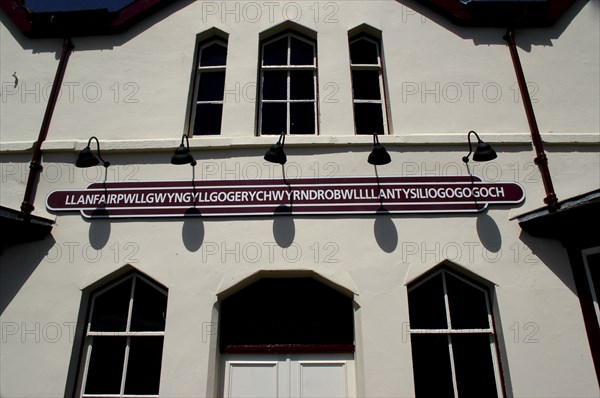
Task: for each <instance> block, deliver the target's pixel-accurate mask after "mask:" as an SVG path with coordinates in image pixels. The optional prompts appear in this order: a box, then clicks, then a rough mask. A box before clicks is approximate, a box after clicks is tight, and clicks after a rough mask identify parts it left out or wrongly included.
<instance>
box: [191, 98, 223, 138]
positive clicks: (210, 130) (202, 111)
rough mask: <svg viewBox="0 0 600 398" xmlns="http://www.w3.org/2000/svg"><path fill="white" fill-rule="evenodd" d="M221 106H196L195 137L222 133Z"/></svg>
mask: <svg viewBox="0 0 600 398" xmlns="http://www.w3.org/2000/svg"><path fill="white" fill-rule="evenodd" d="M222 113H223V105H221V104H198V105H196V119H195V120H194V135H211V134H219V133H220V132H221V115H222Z"/></svg>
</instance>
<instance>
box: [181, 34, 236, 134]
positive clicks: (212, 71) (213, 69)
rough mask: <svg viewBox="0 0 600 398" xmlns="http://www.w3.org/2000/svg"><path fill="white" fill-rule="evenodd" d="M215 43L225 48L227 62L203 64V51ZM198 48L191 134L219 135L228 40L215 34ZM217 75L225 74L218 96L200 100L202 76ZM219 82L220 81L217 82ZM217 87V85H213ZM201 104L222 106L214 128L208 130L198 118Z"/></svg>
mask: <svg viewBox="0 0 600 398" xmlns="http://www.w3.org/2000/svg"><path fill="white" fill-rule="evenodd" d="M213 45H219V46H222V47H223V48H224V49H225V62H224V63H223V64H221V65H202V55H203V51H204V50H206V49H207V48H208V47H211V46H213ZM197 46H198V49H197V51H196V61H195V75H194V83H193V84H194V86H193V97H192V111H191V114H190V122H189V126H190V128H189V136H202V135H219V134H221V127H222V120H223V108H224V104H225V75H226V67H227V40H226V39H224V38H222V37H219V36H213V37H211V38H209V39H206V40H201V41H199V42H198V44H197ZM217 75H222V76H223V83H222V85H219V86H220V87H218V88H217V89H218V90H220V91H221V92H220V93H218V94H219V95H218V96H217V98H211V99H206V100H200V99H199V95H200V94H201V93H200V90H201V86H200V81H201V79H202V78H207V77H214V76H217ZM217 83H219V82H217ZM213 86H214V87H216V85H213ZM200 106H217V107H220V112H219V116H218V117H216V118H215V120H214V122H215V123H216V128H215V129H214V130H210V131H208V130H206V128H207V126H206V125H205V124H202V123H201V122H202V120H196V114H197V112H198V108H199V107H200Z"/></svg>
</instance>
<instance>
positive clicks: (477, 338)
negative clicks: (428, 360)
mask: <svg viewBox="0 0 600 398" xmlns="http://www.w3.org/2000/svg"><path fill="white" fill-rule="evenodd" d="M451 338H452V352H453V354H454V369H455V372H456V382H457V385H458V396H459V397H461V398H462V397H474V398H479V397H497V396H498V392H497V389H496V378H495V376H494V368H493V365H492V364H493V362H492V352H491V347H490V337H489V335H488V334H474V333H466V334H453V335H452V337H451Z"/></svg>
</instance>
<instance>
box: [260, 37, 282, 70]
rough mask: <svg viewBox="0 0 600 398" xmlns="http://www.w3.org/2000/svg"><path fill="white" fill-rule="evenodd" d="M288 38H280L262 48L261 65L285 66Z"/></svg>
mask: <svg viewBox="0 0 600 398" xmlns="http://www.w3.org/2000/svg"><path fill="white" fill-rule="evenodd" d="M287 54H288V38H287V36H286V37H282V38H281V39H279V40H276V41H274V42H272V43H269V44H266V45H265V46H264V52H263V65H287V64H288V62H287Z"/></svg>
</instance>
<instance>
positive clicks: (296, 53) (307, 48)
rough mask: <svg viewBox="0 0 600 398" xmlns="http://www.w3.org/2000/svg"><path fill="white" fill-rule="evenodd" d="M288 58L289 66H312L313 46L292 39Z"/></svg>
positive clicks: (313, 61)
mask: <svg viewBox="0 0 600 398" xmlns="http://www.w3.org/2000/svg"><path fill="white" fill-rule="evenodd" d="M290 58H291V59H290V61H291V62H290V64H292V65H314V64H315V60H314V47H313V45H312V44H310V43H307V42H305V41H303V40H299V39H296V38H295V37H292V39H291V55H290Z"/></svg>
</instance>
